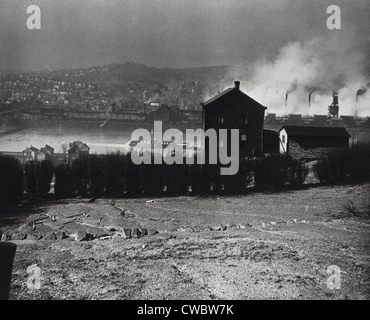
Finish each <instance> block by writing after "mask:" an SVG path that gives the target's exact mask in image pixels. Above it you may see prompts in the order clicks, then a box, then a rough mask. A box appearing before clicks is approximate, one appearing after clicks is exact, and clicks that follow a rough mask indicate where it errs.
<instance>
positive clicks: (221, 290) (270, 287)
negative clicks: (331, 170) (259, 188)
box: [0, 184, 370, 299]
mask: <svg viewBox="0 0 370 320" xmlns="http://www.w3.org/2000/svg"><path fill="white" fill-rule="evenodd" d="M369 197H370V184H365V185H356V186H336V187H317V188H307V189H305V190H299V191H291V192H283V193H273V194H259V193H252V194H249V195H246V196H219V197H211V196H210V197H174V198H158V199H144V198H141V199H96V200H95V199H91V200H89V199H81V198H80V199H67V200H59V201H57V200H51V199H49V200H43V201H41V200H37V199H36V200H32V201H31V200H29V201H27V202H25V203H23V204H20V205H18V206H16V207H8V208H1V211H0V234H1V238H2V240H7V241H12V242H14V243H16V244H17V252H16V256H15V261H14V266H13V278H12V285H11V294H10V298H11V299H369V298H370V272H369V271H370V250H369V249H370V241H369V240H370V232H369V231H370V219H369V216H368V210H369V207H368V206H369V203H370V199H369ZM345 207H347V208H348V209H349V210H348V209H346V208H345ZM32 265H37V266H39V267H40V268H41V288H40V289H30V288H28V287H27V279H28V277H29V273H27V268H28V267H29V266H32ZM331 265H337V266H339V268H340V270H341V274H340V275H341V289H337V290H330V289H329V288H328V287H327V279H328V277H329V274H328V273H327V268H328V267H329V266H331Z"/></svg>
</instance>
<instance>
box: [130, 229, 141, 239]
mask: <svg viewBox="0 0 370 320" xmlns="http://www.w3.org/2000/svg"><path fill="white" fill-rule="evenodd" d="M131 236H132V237H133V238H140V236H141V232H140V230H139V229H137V228H135V229H132V231H131Z"/></svg>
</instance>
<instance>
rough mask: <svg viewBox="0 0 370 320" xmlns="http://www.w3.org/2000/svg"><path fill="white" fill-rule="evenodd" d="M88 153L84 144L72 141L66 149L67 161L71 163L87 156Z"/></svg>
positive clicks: (88, 150)
mask: <svg viewBox="0 0 370 320" xmlns="http://www.w3.org/2000/svg"><path fill="white" fill-rule="evenodd" d="M89 152H90V148H89V147H88V146H87V144H86V143H83V142H81V141H74V142H73V143H70V144H69V149H68V160H69V161H73V160H75V159H78V158H80V157H83V156H87V155H88V154H89Z"/></svg>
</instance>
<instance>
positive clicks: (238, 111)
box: [201, 81, 267, 157]
mask: <svg viewBox="0 0 370 320" xmlns="http://www.w3.org/2000/svg"><path fill="white" fill-rule="evenodd" d="M234 84H235V87H233V88H229V89H227V90H225V91H223V92H221V93H219V94H218V95H216V96H215V97H213V98H211V99H209V100H207V101H205V102H203V103H201V106H202V125H203V130H205V131H206V130H208V129H210V128H212V129H215V130H216V131H217V133H218V132H219V130H220V129H227V130H228V131H229V130H231V129H239V155H240V156H242V157H245V156H258V155H260V154H261V153H262V151H263V123H264V117H265V110H266V109H267V108H266V107H264V106H263V105H261V104H260V103H258V102H257V101H255V100H254V99H252V98H251V97H249V96H248V95H246V94H245V93H244V92H242V91H241V90H240V82H239V81H235V82H234ZM229 132H230V131H229ZM228 136H229V137H230V133H228ZM220 143H222V142H220ZM205 148H206V150H208V147H207V141H206V146H205ZM229 148H230V143H228V149H229Z"/></svg>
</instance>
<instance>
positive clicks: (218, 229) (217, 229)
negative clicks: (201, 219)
mask: <svg viewBox="0 0 370 320" xmlns="http://www.w3.org/2000/svg"><path fill="white" fill-rule="evenodd" d="M211 230H213V231H221V230H222V227H221V226H217V227H211Z"/></svg>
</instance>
